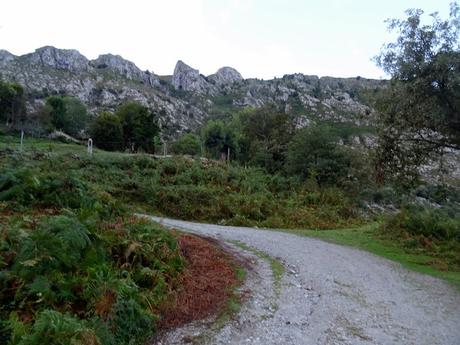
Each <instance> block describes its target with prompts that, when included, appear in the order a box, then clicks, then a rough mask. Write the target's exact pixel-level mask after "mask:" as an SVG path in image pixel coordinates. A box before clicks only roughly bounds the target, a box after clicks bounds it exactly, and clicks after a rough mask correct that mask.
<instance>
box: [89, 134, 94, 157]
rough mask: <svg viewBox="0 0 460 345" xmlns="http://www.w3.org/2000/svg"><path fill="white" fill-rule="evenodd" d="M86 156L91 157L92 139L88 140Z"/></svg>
mask: <svg viewBox="0 0 460 345" xmlns="http://www.w3.org/2000/svg"><path fill="white" fill-rule="evenodd" d="M88 154H89V155H90V156H92V155H93V139H91V138H89V139H88Z"/></svg>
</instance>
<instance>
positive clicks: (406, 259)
mask: <svg viewBox="0 0 460 345" xmlns="http://www.w3.org/2000/svg"><path fill="white" fill-rule="evenodd" d="M5 148H10V149H16V150H17V149H19V140H18V138H13V137H6V136H0V150H2V149H5ZM24 150H39V151H40V150H47V151H49V150H51V151H52V152H56V153H75V154H82V153H85V151H86V148H85V147H84V146H78V145H75V144H63V143H58V142H50V141H49V140H42V139H27V140H26V141H25V145H24ZM94 152H95V155H97V156H98V157H107V158H111V157H112V158H120V157H122V156H123V155H124V154H121V153H110V152H105V151H101V150H97V149H95V151H94ZM283 231H286V232H289V233H294V234H297V235H301V236H311V237H315V238H319V239H322V240H326V241H330V242H334V243H337V244H342V245H348V246H352V247H356V248H359V249H363V250H366V251H369V252H371V253H373V254H376V255H378V256H382V257H385V258H387V259H390V260H393V261H396V262H399V263H401V264H402V265H403V266H404V267H406V268H408V269H412V270H415V271H418V272H421V273H425V274H429V275H432V276H435V277H438V278H441V279H445V280H447V281H449V282H450V283H452V284H453V285H455V286H456V287H457V288H459V289H460V272H458V271H446V270H441V269H439V268H437V267H436V264H435V262H436V260H437V258H435V257H433V256H430V255H427V254H426V253H419V252H414V251H408V250H407V249H406V248H404V247H403V246H402V244H401V243H398V242H396V241H394V240H388V239H384V238H382V236H381V235H380V234H379V233H378V224H377V223H373V224H368V225H365V226H362V227H354V228H346V229H338V230H327V231H317V230H305V229H304V230H300V229H290V230H283Z"/></svg>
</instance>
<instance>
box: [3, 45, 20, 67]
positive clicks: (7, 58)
mask: <svg viewBox="0 0 460 345" xmlns="http://www.w3.org/2000/svg"><path fill="white" fill-rule="evenodd" d="M15 58H16V56H15V55H13V54H11V53H10V52H9V51H7V50H4V49H0V66H2V67H3V66H6V65H7V64H8V63H10V62H12V61H14V59H15Z"/></svg>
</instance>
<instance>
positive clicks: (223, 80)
mask: <svg viewBox="0 0 460 345" xmlns="http://www.w3.org/2000/svg"><path fill="white" fill-rule="evenodd" d="M208 79H210V80H213V81H214V82H215V84H216V85H230V84H233V83H235V82H238V81H241V80H243V77H242V76H241V74H240V72H238V71H237V70H236V69H234V68H232V67H222V68H219V70H218V71H217V72H216V73H215V74H211V75H210V76H208Z"/></svg>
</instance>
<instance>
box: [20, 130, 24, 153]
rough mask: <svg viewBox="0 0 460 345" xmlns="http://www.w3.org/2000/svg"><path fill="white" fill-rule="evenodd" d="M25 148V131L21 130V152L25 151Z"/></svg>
mask: <svg viewBox="0 0 460 345" xmlns="http://www.w3.org/2000/svg"><path fill="white" fill-rule="evenodd" d="M23 146H24V131H23V130H21V151H22V149H23Z"/></svg>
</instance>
